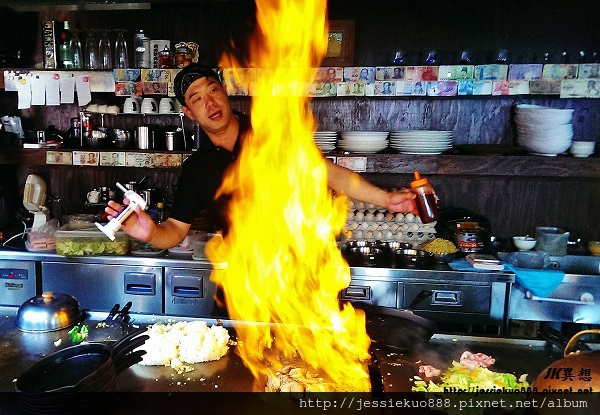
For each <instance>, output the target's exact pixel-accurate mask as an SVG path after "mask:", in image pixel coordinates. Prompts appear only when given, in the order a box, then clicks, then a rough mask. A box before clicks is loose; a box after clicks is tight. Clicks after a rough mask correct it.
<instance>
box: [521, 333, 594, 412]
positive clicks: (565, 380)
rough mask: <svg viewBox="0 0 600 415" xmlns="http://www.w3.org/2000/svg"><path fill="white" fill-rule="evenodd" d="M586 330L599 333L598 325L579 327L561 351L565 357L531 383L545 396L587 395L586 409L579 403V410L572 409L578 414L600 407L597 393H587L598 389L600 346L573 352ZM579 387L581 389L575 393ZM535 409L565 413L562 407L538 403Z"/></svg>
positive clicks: (549, 397) (585, 397) (543, 371)
mask: <svg viewBox="0 0 600 415" xmlns="http://www.w3.org/2000/svg"><path fill="white" fill-rule="evenodd" d="M587 334H600V329H590V330H582V331H580V332H579V333H576V334H575V335H574V336H573V337H572V338H571V340H569V342H568V343H567V346H566V347H565V350H564V352H563V355H564V357H563V358H562V359H559V360H557V361H556V362H554V363H552V364H550V365H549V366H548V367H546V368H545V369H544V370H542V371H541V373H540V374H539V376H538V377H537V378H536V379H535V380H534V381H533V383H532V384H531V387H532V388H533V389H534V390H536V388H537V393H542V394H544V395H543V396H546V397H547V398H548V399H559V398H566V397H570V398H572V399H575V397H577V399H579V398H581V399H586V400H587V404H588V405H587V409H585V408H582V407H579V410H578V411H577V412H574V413H577V414H581V415H584V414H590V415H591V414H597V413H598V412H597V411H598V408H599V407H600V406H599V405H600V396H599V394H598V393H590V392H592V391H593V392H597V391H599V390H600V350H594V351H577V352H574V353H572V350H574V349H575V347H576V345H577V342H578V340H579V338H580V337H581V336H583V335H587ZM567 369H569V370H570V375H572V377H571V376H569V373H567ZM579 390H581V391H582V392H579V393H578V394H576V395H574V393H577V392H578V391H579ZM565 391H566V392H565ZM570 391H572V392H570ZM583 391H588V393H583ZM538 398H539V397H538ZM592 401H593V402H592ZM580 410H581V411H580ZM536 411H537V412H538V413H540V414H543V415H555V414H556V415H559V414H560V415H562V414H564V413H566V412H565V408H564V407H549V406H546V407H543V408H542V407H538V408H536Z"/></svg>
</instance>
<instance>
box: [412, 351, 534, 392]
mask: <svg viewBox="0 0 600 415" xmlns="http://www.w3.org/2000/svg"><path fill="white" fill-rule="evenodd" d="M474 362H476V363H477V364H476V365H475V364H474ZM494 362H495V359H493V358H491V357H489V356H487V355H485V354H483V353H475V354H473V353H470V352H465V353H463V355H462V356H461V362H457V361H453V362H452V367H450V368H449V369H448V370H446V371H445V372H443V373H442V375H441V377H440V381H439V382H434V381H433V380H430V381H429V382H425V381H424V380H423V379H421V378H420V377H418V376H415V377H414V379H415V386H413V387H412V391H413V392H445V391H446V392H457V391H470V392H475V391H482V390H486V391H491V390H503V389H504V390H509V389H512V390H514V389H517V388H518V389H521V388H527V387H528V386H529V383H528V382H527V380H526V377H527V375H526V374H525V375H521V376H520V377H519V378H518V379H517V377H516V376H515V375H513V374H512V373H502V372H494V371H491V370H489V369H488V368H487V367H486V365H488V366H489V365H492V364H494ZM464 363H466V365H465V364H464ZM468 366H469V367H468ZM473 366H476V367H475V368H473V369H471V368H470V367H473Z"/></svg>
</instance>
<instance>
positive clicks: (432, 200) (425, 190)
mask: <svg viewBox="0 0 600 415" xmlns="http://www.w3.org/2000/svg"><path fill="white" fill-rule="evenodd" d="M414 175H415V180H413V181H412V182H410V190H411V191H412V192H413V193H414V194H416V195H417V197H416V198H415V203H416V204H417V210H418V212H419V218H421V222H423V223H429V222H433V221H435V220H437V219H438V205H437V201H438V198H437V196H436V194H435V191H434V190H433V187H431V185H430V184H429V179H427V178H425V177H421V175H420V174H419V172H418V171H415V173H414Z"/></svg>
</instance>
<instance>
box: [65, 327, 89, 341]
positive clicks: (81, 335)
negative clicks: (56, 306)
mask: <svg viewBox="0 0 600 415" xmlns="http://www.w3.org/2000/svg"><path fill="white" fill-rule="evenodd" d="M68 334H69V338H70V339H71V341H72V342H73V343H74V344H79V343H81V342H82V341H84V340H85V339H87V336H88V326H86V325H85V324H84V325H82V326H75V327H73V328H72V329H71V330H69V333H68Z"/></svg>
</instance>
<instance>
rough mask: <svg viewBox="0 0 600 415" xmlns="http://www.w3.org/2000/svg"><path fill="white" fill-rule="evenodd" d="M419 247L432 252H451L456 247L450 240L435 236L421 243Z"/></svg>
mask: <svg viewBox="0 0 600 415" xmlns="http://www.w3.org/2000/svg"><path fill="white" fill-rule="evenodd" d="M421 249H422V250H423V251H425V252H431V253H432V254H453V253H455V252H458V248H456V245H454V244H453V243H452V242H451V241H449V240H447V239H444V238H435V239H432V240H431V241H428V242H425V243H424V244H423V245H421Z"/></svg>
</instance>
